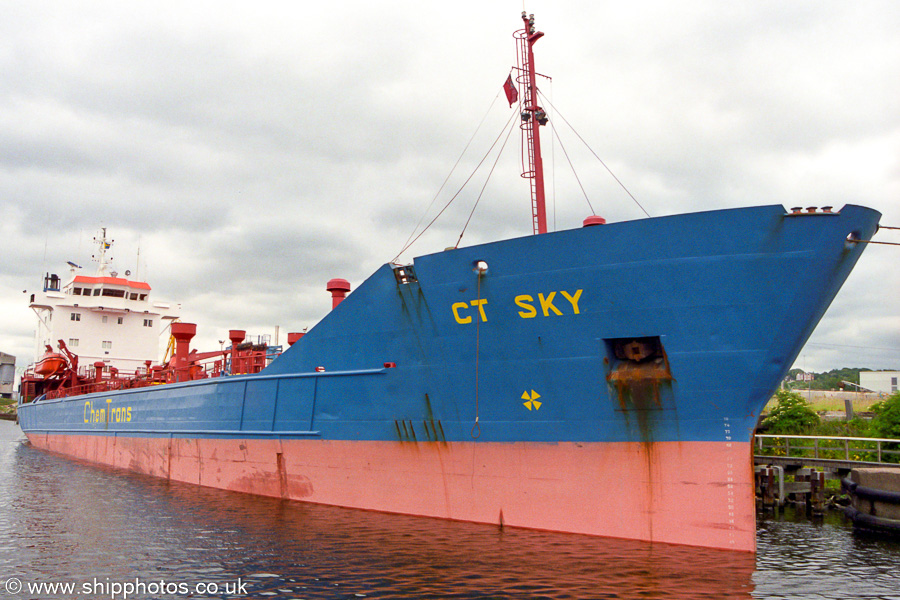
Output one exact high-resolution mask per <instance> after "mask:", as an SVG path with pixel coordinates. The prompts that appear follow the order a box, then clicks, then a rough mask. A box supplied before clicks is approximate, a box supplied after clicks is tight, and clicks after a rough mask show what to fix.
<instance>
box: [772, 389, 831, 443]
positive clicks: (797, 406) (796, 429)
mask: <svg viewBox="0 0 900 600" xmlns="http://www.w3.org/2000/svg"><path fill="white" fill-rule="evenodd" d="M775 400H776V402H777V404H776V406H775V408H774V409H772V412H770V413H769V416H767V417H766V418H765V419H763V421H762V423H761V425H762V427H763V428H764V429H765V430H766V432H767V433H781V434H784V435H803V434H806V433H808V432H809V431H810V430H811V429H812V428H813V427H816V426H818V425H819V415H817V414H816V413H815V411H813V409H812V408H810V406H809V403H808V402H807V401H806V400H804V399H803V397H802V396H801V395H800V394H798V393H797V392H791V391H788V390H778V391H777V392H775Z"/></svg>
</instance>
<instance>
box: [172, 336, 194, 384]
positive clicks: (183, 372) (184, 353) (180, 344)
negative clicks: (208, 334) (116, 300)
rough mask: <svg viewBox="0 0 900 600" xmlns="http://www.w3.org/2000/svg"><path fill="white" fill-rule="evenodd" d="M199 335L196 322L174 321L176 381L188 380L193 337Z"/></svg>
mask: <svg viewBox="0 0 900 600" xmlns="http://www.w3.org/2000/svg"><path fill="white" fill-rule="evenodd" d="M195 335H197V325H196V323H172V337H173V338H175V370H176V371H175V381H187V380H188V379H190V375H189V374H188V372H187V369H185V367H187V365H188V354H189V353H190V351H191V339H192V338H193V337H194V336H195Z"/></svg>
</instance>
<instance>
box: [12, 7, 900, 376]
mask: <svg viewBox="0 0 900 600" xmlns="http://www.w3.org/2000/svg"><path fill="white" fill-rule="evenodd" d="M0 8H2V11H3V15H4V17H3V19H0V255H2V262H0V351H3V352H7V353H10V354H14V355H16V356H17V358H18V365H19V366H23V365H24V364H27V363H28V362H30V361H31V360H32V354H33V350H34V337H33V330H34V321H35V317H34V314H33V313H32V312H31V310H30V309H29V308H28V307H27V304H28V296H27V295H26V294H23V290H27V291H28V293H31V292H34V291H36V290H38V289H39V288H40V284H41V277H42V274H43V273H44V272H45V271H51V272H57V273H60V274H63V273H66V270H65V269H64V268H63V267H65V262H66V261H67V260H72V261H74V262H76V263H78V264H81V265H83V266H85V271H84V273H85V274H93V270H94V268H95V265H93V264H91V263H90V255H91V254H92V251H93V248H92V247H91V239H92V238H93V237H94V235H96V234H97V231H98V229H99V228H100V227H101V226H104V227H107V228H108V229H109V232H110V235H111V237H113V238H114V239H115V240H116V243H115V246H114V254H113V255H114V257H115V258H114V263H113V264H114V266H115V268H117V270H118V271H119V272H120V273H124V271H125V270H126V269H130V270H131V271H132V273H133V275H134V274H139V275H140V278H141V279H146V280H148V281H149V283H150V284H151V286H152V287H153V295H154V297H155V298H156V299H159V300H172V301H177V302H181V303H182V305H183V317H184V320H187V321H192V322H196V323H198V325H199V326H198V337H197V338H196V341H197V345H199V346H201V347H203V348H206V349H212V348H218V342H217V340H219V339H225V337H226V334H227V330H228V329H230V328H236V329H246V330H247V331H248V332H249V333H250V334H264V333H273V330H274V327H275V326H279V327H280V328H281V334H282V341H284V338H285V333H286V332H287V331H295V330H301V329H303V328H304V327H308V326H312V325H314V324H315V323H316V322H317V321H318V320H319V319H320V318H321V317H322V315H324V314H325V313H326V312H327V311H328V310H329V308H330V296H329V294H328V293H327V292H326V291H325V290H324V287H325V282H326V281H327V280H328V279H330V278H332V277H343V278H346V279H348V280H349V281H350V282H351V283H352V284H353V285H354V287H355V286H356V285H358V284H359V283H360V282H361V281H362V280H363V279H365V277H367V276H368V275H369V274H370V273H371V272H372V271H373V270H375V269H376V268H377V267H378V266H380V265H381V264H383V263H385V262H387V261H389V260H391V259H392V258H394V256H395V255H396V254H397V253H398V252H399V251H400V249H401V248H402V246H403V242H404V240H406V239H407V237H408V236H409V235H410V233H412V231H413V230H414V228H415V226H416V224H417V223H418V222H419V220H420V218H421V217H422V216H423V214H425V212H426V209H427V208H428V207H429V205H430V204H431V202H432V199H433V198H434V197H435V195H436V194H437V192H438V190H439V189H440V188H441V185H442V183H443V181H444V179H445V178H446V177H447V175H448V173H450V170H451V168H452V167H453V165H454V163H455V162H456V160H457V158H458V157H459V155H460V153H461V152H462V150H463V148H464V147H465V146H466V144H467V143H468V142H469V139H470V138H471V137H472V135H473V133H474V132H475V131H476V129H477V130H478V134H477V135H476V136H475V138H474V141H473V142H472V146H471V147H470V151H469V152H468V153H467V154H466V155H465V157H464V158H463V160H462V161H461V163H460V166H459V167H457V169H456V171H455V172H454V175H453V177H452V178H451V180H450V182H449V183H448V184H447V187H446V188H445V189H444V192H443V193H442V194H441V195H440V197H439V198H438V200H437V202H436V205H435V206H438V207H440V206H443V205H444V204H445V203H446V202H447V201H448V200H449V198H450V196H451V195H452V193H453V192H455V191H456V189H457V188H458V187H459V185H460V184H461V182H462V180H463V179H464V178H465V177H467V176H468V175H469V174H470V173H471V171H472V169H473V167H474V165H475V163H477V162H478V161H479V160H480V159H481V158H482V156H483V155H484V153H485V152H486V151H487V148H488V147H489V146H490V144H491V143H493V141H494V140H495V139H496V138H497V136H498V135H500V132H501V131H502V129H503V126H504V123H505V122H506V121H507V119H508V118H509V116H510V114H511V112H510V109H509V108H508V104H506V103H505V101H504V100H503V99H502V98H501V97H499V94H500V88H501V84H502V83H503V81H504V80H505V79H506V76H507V74H508V73H509V70H510V67H511V66H512V65H513V64H514V63H515V45H514V41H513V38H512V33H513V31H515V30H516V29H520V28H521V19H520V13H521V11H522V3H521V1H520V0H517V1H499V0H476V1H469V0H463V1H457V2H450V3H431V2H421V1H418V2H412V1H393V2H392V1H387V2H385V1H382V2H377V3H368V2H366V3H364V2H352V1H350V2H330V3H315V5H313V3H309V2H267V1H265V0H256V1H254V2H252V3H251V2H246V3H239V2H232V3H223V2H183V1H180V2H177V3H176V2H166V1H154V2H94V1H90V0H82V1H79V2H21V1H12V2H8V1H3V2H0ZM526 8H527V10H528V11H529V12H532V13H535V15H536V20H537V26H538V29H540V30H542V31H544V32H545V33H546V35H545V37H544V38H543V39H542V40H541V41H540V42H539V43H538V45H537V51H538V58H537V65H538V70H539V71H540V72H542V73H545V74H547V75H550V76H551V77H552V82H551V81H549V80H542V81H541V83H540V86H541V90H542V92H543V94H544V95H545V96H546V98H547V99H548V100H549V102H551V103H552V105H553V107H555V109H556V111H551V118H552V120H553V122H554V123H556V124H557V130H558V132H559V136H560V140H561V143H562V146H560V144H559V143H558V142H556V141H551V140H553V137H552V136H551V135H550V132H549V129H545V130H544V131H545V133H544V136H545V137H544V144H545V161H546V168H547V172H548V178H550V180H551V183H552V185H551V186H550V190H551V194H552V195H553V196H554V198H555V199H554V200H552V201H551V207H550V212H551V225H552V224H553V223H555V227H556V228H558V229H567V228H572V227H578V226H580V224H581V221H582V219H583V218H584V217H585V216H587V215H588V214H590V213H591V212H596V213H597V214H600V215H603V216H605V217H606V218H607V219H608V220H610V221H621V220H628V219H637V218H642V217H643V213H642V212H641V211H640V209H639V208H638V207H637V206H636V205H635V204H634V203H633V202H632V200H631V199H630V198H629V197H628V196H627V195H626V194H625V192H623V191H622V189H621V188H620V187H619V186H618V185H617V184H616V182H615V180H613V179H612V177H610V176H609V174H608V173H607V172H606V171H605V169H603V167H602V166H601V165H600V164H599V163H598V162H597V160H596V159H595V158H594V157H593V156H591V154H590V153H589V152H588V151H586V150H585V148H584V146H583V145H582V144H581V142H580V141H579V140H578V138H577V137H575V135H574V134H573V133H572V131H571V130H570V129H569V128H568V127H567V126H565V124H564V121H563V118H564V119H565V120H566V121H568V122H569V123H571V124H572V125H573V126H574V128H575V130H576V131H577V132H578V134H579V135H580V136H581V137H583V138H584V139H585V140H586V141H587V142H588V143H589V144H590V146H591V148H592V149H593V150H594V152H596V153H597V154H598V155H599V156H600V158H602V159H603V160H604V161H605V162H606V164H607V165H609V167H610V168H611V169H612V170H613V172H614V173H615V174H616V176H617V177H618V178H619V179H620V180H622V182H623V183H624V184H625V186H627V187H628V189H629V190H630V191H631V193H632V194H634V195H635V196H636V197H637V199H638V200H639V201H640V202H641V204H642V205H643V206H644V207H645V208H646V209H647V211H648V212H649V213H650V214H651V215H652V216H659V215H665V214H672V213H677V212H684V211H700V210H710V209H719V208H730V207H739V206H747V205H760V204H773V203H774V204H783V205H784V206H786V207H791V206H824V205H833V206H835V207H837V208H839V207H841V206H843V205H844V204H848V203H852V204H862V205H865V206H870V207H873V208H875V209H877V210H879V211H881V212H882V213H883V214H884V216H883V218H882V224H883V225H893V226H900V40H898V32H900V3H898V2H896V0H887V1H884V2H866V1H862V2H843V1H841V2H837V1H834V2H831V1H828V2H819V1H811V0H803V1H795V2H789V1H784V0H781V1H778V2H766V1H758V0H754V1H753V2H721V1H718V0H716V1H710V2H692V1H682V2H640V1H637V2H631V3H622V2H604V1H598V0H592V1H585V2H561V1H554V2H549V1H546V0H541V1H530V2H529V3H528V4H527V6H526ZM548 104H549V103H548ZM485 115H486V116H485ZM482 118H484V122H483V124H482V125H481V127H480V128H479V123H480V122H481V121H482ZM502 142H503V139H502V137H501V140H500V142H499V143H502ZM562 147H564V148H565V150H566V151H567V152H568V154H569V156H570V158H571V159H572V162H573V163H574V164H575V169H576V172H577V174H578V176H579V178H580V180H581V183H582V185H583V186H584V188H585V189H586V191H587V194H588V197H589V200H590V203H591V206H592V207H593V208H590V207H589V205H588V202H587V201H586V200H585V199H584V197H583V195H582V194H581V191H580V190H579V188H578V184H577V182H576V180H575V179H574V178H573V177H572V175H571V171H570V169H569V167H568V162H567V160H566V158H565V155H564V154H563V152H562ZM518 160H519V159H518V139H517V138H516V136H513V138H512V139H510V140H509V143H508V144H507V147H506V149H505V151H504V153H503V155H502V157H501V159H500V163H499V164H498V166H497V169H496V171H495V174H494V176H493V177H491V179H490V180H489V182H488V183H487V187H486V189H485V192H484V197H483V198H482V199H481V201H480V203H479V204H478V207H477V210H476V212H475V215H474V218H473V220H472V224H471V225H469V227H468V229H466V233H465V237H464V238H463V240H462V244H464V245H471V244H475V243H479V242H482V241H488V240H491V239H496V238H505V237H513V236H519V235H525V234H529V233H530V231H531V225H530V200H529V197H528V188H527V186H526V185H525V184H524V183H523V181H522V180H521V179H520V178H519V177H518ZM491 161H493V158H490V159H489V161H488V165H489V164H490V162H491ZM484 185H485V175H484V169H483V170H482V171H479V174H478V175H476V176H475V178H474V179H473V182H472V184H470V185H469V186H468V187H467V188H466V190H465V191H464V192H463V194H461V195H460V197H459V198H458V199H457V200H456V201H455V202H454V203H453V204H452V205H451V207H450V208H449V209H448V210H447V212H446V213H445V214H444V216H443V217H442V218H441V219H440V220H439V221H438V222H437V223H436V224H435V225H434V226H433V227H432V228H431V229H430V230H429V231H428V233H427V234H426V235H424V236H423V237H422V238H421V239H420V240H419V241H418V242H417V243H416V245H415V246H413V248H412V249H411V250H410V251H408V252H406V253H405V254H404V255H403V256H402V258H401V260H403V259H405V260H411V259H412V257H413V256H417V255H420V254H426V253H430V252H434V251H438V250H442V249H443V248H445V247H447V246H451V245H454V244H455V243H456V241H457V238H458V237H459V234H460V231H461V229H462V227H463V224H464V223H465V221H466V219H467V218H468V216H469V212H470V211H471V209H472V206H473V203H474V202H475V198H476V196H477V195H478V193H479V190H480V189H481V187H482V186H484ZM436 210H437V209H436V208H435V207H432V208H431V210H430V212H428V216H426V222H427V221H428V220H430V218H431V217H432V216H434V214H435V212H436ZM875 239H882V240H885V241H897V242H900V232H896V234H895V235H893V236H891V234H890V233H889V232H881V233H879V234H878V236H876V238H875ZM138 249H139V250H140V264H138V259H137V256H138ZM898 258H900V247H890V246H874V245H873V246H870V247H869V248H868V249H867V250H866V252H865V253H864V255H863V257H862V259H861V260H860V262H859V264H858V266H857V268H856V270H855V271H854V272H853V273H852V274H851V276H850V278H849V280H848V281H847V283H846V285H845V286H844V289H843V290H842V291H841V292H840V294H839V295H838V297H837V299H836V300H835V302H834V304H833V305H832V307H831V309H830V310H829V312H828V313H827V314H826V316H825V318H824V319H823V320H822V322H821V323H820V325H819V327H818V329H817V330H816V332H815V333H814V334H813V337H812V338H811V340H810V343H809V344H808V345H807V347H806V348H805V349H804V351H803V352H802V354H801V356H800V357H799V358H798V362H797V366H799V367H801V368H805V369H808V370H816V371H820V370H827V369H831V368H836V367H843V366H865V367H870V368H895V369H900V269H898V267H897V265H898Z"/></svg>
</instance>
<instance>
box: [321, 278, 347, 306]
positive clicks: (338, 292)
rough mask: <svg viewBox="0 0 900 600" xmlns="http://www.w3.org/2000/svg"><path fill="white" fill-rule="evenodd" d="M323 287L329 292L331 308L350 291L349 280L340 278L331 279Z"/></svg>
mask: <svg viewBox="0 0 900 600" xmlns="http://www.w3.org/2000/svg"><path fill="white" fill-rule="evenodd" d="M325 289H326V290H328V291H329V292H331V310H334V309H335V308H337V305H338V304H340V303H341V302H342V301H343V300H344V298H346V297H347V293H348V292H349V291H350V282H349V281H347V280H346V279H340V278H335V279H331V280H329V282H328V283H327V284H326V285H325Z"/></svg>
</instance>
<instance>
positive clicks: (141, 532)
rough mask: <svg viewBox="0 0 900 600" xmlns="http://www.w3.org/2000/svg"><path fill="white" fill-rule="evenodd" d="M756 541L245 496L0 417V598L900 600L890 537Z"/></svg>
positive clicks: (821, 531) (821, 526)
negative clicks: (82, 449) (569, 528)
mask: <svg viewBox="0 0 900 600" xmlns="http://www.w3.org/2000/svg"><path fill="white" fill-rule="evenodd" d="M758 540H759V550H758V553H757V555H756V556H752V555H749V554H743V553H732V552H720V551H714V550H706V549H695V548H684V547H678V546H666V545H649V544H645V543H641V542H630V541H619V540H607V539H598V538H590V537H586V536H578V535H566V534H553V533H544V532H534V531H523V530H515V529H506V530H500V529H498V528H497V527H493V526H485V525H475V524H469V523H452V522H446V521H440V520H435V519H421V518H415V517H406V516H397V515H385V514H379V513H372V512H365V511H355V510H346V509H339V508H333V507H327V506H314V505H308V504H301V503H295V502H284V501H280V500H275V499H267V498H257V497H253V496H247V495H242V494H234V493H229V492H223V491H219V490H212V489H206V488H199V487H196V486H191V485H187V484H177V483H168V482H166V481H163V480H160V479H155V478H151V477H144V476H139V475H134V474H129V473H125V472H123V471H117V470H114V469H108V468H102V467H95V466H89V465H87V464H83V463H80V462H75V461H71V460H68V459H65V458H61V457H58V456H53V455H50V454H47V453H44V452H41V451H39V450H35V449H34V448H32V447H30V446H29V445H28V444H27V443H25V442H24V436H22V434H21V432H20V431H19V429H18V428H17V427H16V426H15V425H13V424H12V423H8V422H5V421H0V600H3V599H5V598H61V597H66V598H98V599H99V598H106V599H122V598H124V597H128V598H306V599H311V598H347V599H356V598H416V599H419V598H492V599H493V598H592V599H602V598H685V599H687V598H744V599H748V598H796V599H803V600H808V599H811V598H885V599H888V598H890V599H898V600H900V572H898V569H897V568H896V567H897V566H898V565H900V543H897V542H884V541H878V540H872V539H864V538H858V537H855V536H854V534H853V533H852V530H851V528H850V527H849V526H848V525H847V524H846V523H844V522H843V519H842V518H841V517H840V516H838V515H833V516H831V517H828V518H826V520H825V521H824V522H811V521H807V520H805V519H802V518H787V517H782V518H778V519H774V518H771V519H768V520H765V521H761V522H760V525H759V530H758ZM9 578H15V579H14V580H10V579H9ZM17 581H19V582H21V584H22V586H23V589H22V590H21V591H20V592H17V593H13V592H16V589H15V588H16V582H17ZM40 584H44V585H47V584H68V585H71V586H74V591H71V590H70V591H69V592H64V591H62V590H60V589H59V588H58V589H57V592H56V593H55V594H54V593H48V591H47V588H46V587H45V588H43V590H39V589H37V588H32V589H31V590H29V589H28V586H29V585H31V586H34V585H40ZM10 585H11V586H12V588H13V589H12V591H9V590H7V589H6V587H7V586H10ZM126 585H130V586H132V587H130V588H128V587H126ZM139 586H143V587H139ZM216 587H217V588H218V589H216Z"/></svg>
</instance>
